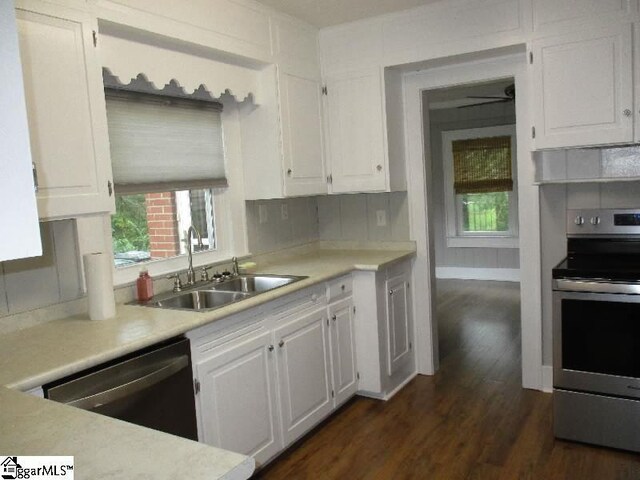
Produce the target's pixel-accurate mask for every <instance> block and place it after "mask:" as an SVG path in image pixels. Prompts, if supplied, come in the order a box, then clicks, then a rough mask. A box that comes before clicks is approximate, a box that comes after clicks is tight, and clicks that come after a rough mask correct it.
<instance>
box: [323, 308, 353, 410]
mask: <svg viewBox="0 0 640 480" xmlns="http://www.w3.org/2000/svg"><path fill="white" fill-rule="evenodd" d="M329 319H330V322H329V324H330V326H329V331H330V333H331V367H332V368H331V370H332V373H333V390H334V392H335V399H334V404H335V406H338V405H340V404H341V403H344V401H345V400H347V399H348V398H350V397H351V396H352V395H354V394H355V393H356V391H357V390H358V379H357V372H356V348H355V333H354V324H353V299H352V298H351V297H349V298H345V299H344V300H342V301H340V302H337V303H334V304H332V305H330V306H329Z"/></svg>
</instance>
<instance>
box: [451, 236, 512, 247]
mask: <svg viewBox="0 0 640 480" xmlns="http://www.w3.org/2000/svg"><path fill="white" fill-rule="evenodd" d="M446 241H447V247H449V248H519V246H520V240H519V239H518V237H502V236H500V237H499V236H487V237H482V236H479V235H469V236H468V237H467V236H465V237H447V238H446Z"/></svg>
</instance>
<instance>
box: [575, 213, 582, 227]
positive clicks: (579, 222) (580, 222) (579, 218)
mask: <svg viewBox="0 0 640 480" xmlns="http://www.w3.org/2000/svg"><path fill="white" fill-rule="evenodd" d="M573 223H575V224H576V225H584V217H582V216H581V215H578V216H577V217H576V218H575V219H574V220H573Z"/></svg>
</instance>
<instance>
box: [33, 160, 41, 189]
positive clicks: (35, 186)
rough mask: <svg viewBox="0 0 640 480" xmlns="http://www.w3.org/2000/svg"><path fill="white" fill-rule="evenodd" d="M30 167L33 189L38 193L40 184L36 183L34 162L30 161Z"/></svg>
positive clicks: (36, 173)
mask: <svg viewBox="0 0 640 480" xmlns="http://www.w3.org/2000/svg"><path fill="white" fill-rule="evenodd" d="M31 169H32V170H33V189H34V190H35V191H36V193H38V189H39V188H40V185H39V184H38V167H36V163H35V162H31Z"/></svg>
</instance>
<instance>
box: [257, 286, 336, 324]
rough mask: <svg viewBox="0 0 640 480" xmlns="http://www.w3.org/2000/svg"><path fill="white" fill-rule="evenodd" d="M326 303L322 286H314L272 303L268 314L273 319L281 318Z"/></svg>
mask: <svg viewBox="0 0 640 480" xmlns="http://www.w3.org/2000/svg"><path fill="white" fill-rule="evenodd" d="M326 303H327V296H326V291H325V288H324V285H316V286H313V287H310V288H307V289H304V290H302V291H301V292H298V293H293V294H291V295H287V296H286V297H284V298H282V299H280V301H278V302H274V306H273V308H272V309H271V312H270V314H271V315H273V316H274V317H283V316H288V315H290V314H292V313H296V312H300V311H302V310H306V309H308V308H313V307H316V306H321V305H326Z"/></svg>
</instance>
